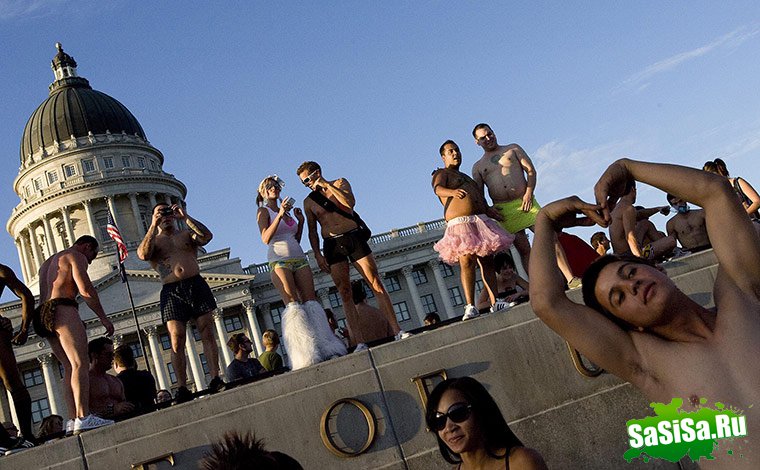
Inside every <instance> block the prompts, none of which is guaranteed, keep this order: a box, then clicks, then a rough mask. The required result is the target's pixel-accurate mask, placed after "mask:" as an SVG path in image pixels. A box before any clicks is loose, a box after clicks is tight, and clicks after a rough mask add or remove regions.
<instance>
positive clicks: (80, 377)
mask: <svg viewBox="0 0 760 470" xmlns="http://www.w3.org/2000/svg"><path fill="white" fill-rule="evenodd" d="M55 333H56V335H57V338H50V348H51V349H52V350H53V354H55V357H57V358H58V361H59V362H60V363H61V365H63V370H64V372H65V381H64V384H66V385H67V386H64V391H63V394H64V398H65V399H66V405H67V407H68V412H69V418H71V419H73V418H82V417H85V416H87V415H89V414H90V376H89V370H88V369H89V364H90V361H89V358H88V357H87V333H86V332H85V330H84V325H83V324H82V320H81V319H80V318H79V312H78V311H77V309H76V308H74V307H69V306H63V305H59V306H58V308H57V309H56V318H55Z"/></svg>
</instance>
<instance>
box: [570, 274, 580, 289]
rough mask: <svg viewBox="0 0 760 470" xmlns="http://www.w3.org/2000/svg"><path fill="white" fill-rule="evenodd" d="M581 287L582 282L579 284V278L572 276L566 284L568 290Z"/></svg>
mask: <svg viewBox="0 0 760 470" xmlns="http://www.w3.org/2000/svg"><path fill="white" fill-rule="evenodd" d="M582 285H583V282H581V278H579V277H576V276H573V278H572V279H570V282H568V283H567V288H568V289H577V288H579V287H581V286H582Z"/></svg>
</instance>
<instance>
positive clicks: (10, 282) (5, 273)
mask: <svg viewBox="0 0 760 470" xmlns="http://www.w3.org/2000/svg"><path fill="white" fill-rule="evenodd" d="M0 280H2V282H4V283H5V285H6V286H8V288H9V289H10V290H11V291H12V292H13V293H14V294H16V296H17V297H18V298H19V299H21V329H20V330H19V332H18V334H17V335H16V336H15V337H14V338H13V340H12V342H13V344H19V345H21V344H24V343H26V338H27V335H28V332H29V323H30V322H31V321H32V311H33V310H34V295H33V294H32V291H30V290H29V288H28V287H26V286H25V285H24V283H23V282H21V280H19V278H18V277H16V273H14V272H13V270H12V269H11V268H9V267H8V266H5V265H3V264H0Z"/></svg>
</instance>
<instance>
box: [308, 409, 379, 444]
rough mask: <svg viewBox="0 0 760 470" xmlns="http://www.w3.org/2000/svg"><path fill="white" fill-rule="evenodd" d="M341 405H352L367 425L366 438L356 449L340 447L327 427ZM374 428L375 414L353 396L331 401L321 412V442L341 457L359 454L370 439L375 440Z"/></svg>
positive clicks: (370, 441) (369, 442) (370, 442)
mask: <svg viewBox="0 0 760 470" xmlns="http://www.w3.org/2000/svg"><path fill="white" fill-rule="evenodd" d="M341 405H343V406H353V407H355V408H357V409H358V410H359V411H360V412H361V414H362V416H364V420H365V423H366V425H367V439H366V441H365V442H364V444H362V445H361V447H360V448H359V449H358V450H346V449H341V448H339V447H338V446H337V445H336V444H335V442H334V440H333V433H332V432H331V431H330V429H329V426H330V420H331V418H333V417H336V416H334V414H335V410H336V409H337V408H338V407H339V406H341ZM375 428H376V423H375V416H374V415H373V414H372V412H371V411H370V410H369V408H367V406H366V405H365V404H364V403H362V402H360V401H359V400H356V399H354V398H341V399H340V400H337V401H335V402H333V403H332V404H331V405H330V406H329V407H327V409H326V410H325V412H324V413H322V419H321V420H320V423H319V435H320V436H321V437H322V444H324V446H325V447H327V449H328V450H329V451H330V452H332V453H333V454H335V455H337V456H338V457H341V458H349V457H356V456H358V455H361V454H363V453H364V452H366V451H367V449H369V446H371V445H372V441H374V440H375Z"/></svg>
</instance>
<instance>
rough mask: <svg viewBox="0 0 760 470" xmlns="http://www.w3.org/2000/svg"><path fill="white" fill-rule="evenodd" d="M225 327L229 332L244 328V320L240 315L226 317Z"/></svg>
mask: <svg viewBox="0 0 760 470" xmlns="http://www.w3.org/2000/svg"><path fill="white" fill-rule="evenodd" d="M224 329H225V330H226V331H227V333H229V332H231V331H235V330H242V329H243V322H242V321H241V320H240V316H239V315H233V316H231V317H226V318H225V319H224Z"/></svg>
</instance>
